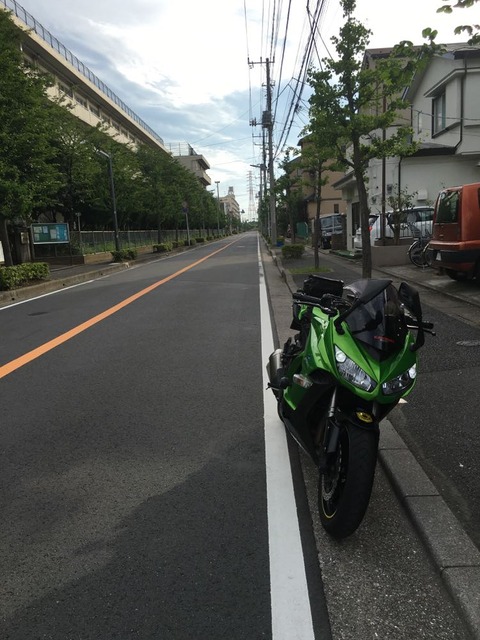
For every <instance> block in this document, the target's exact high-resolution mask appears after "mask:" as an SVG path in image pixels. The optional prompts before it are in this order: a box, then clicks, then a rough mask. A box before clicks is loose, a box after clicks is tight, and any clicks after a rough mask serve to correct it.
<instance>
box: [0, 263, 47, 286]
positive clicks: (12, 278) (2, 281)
mask: <svg viewBox="0 0 480 640" xmlns="http://www.w3.org/2000/svg"><path fill="white" fill-rule="evenodd" d="M49 275H50V267H49V266H48V264H46V263H45V262H26V263H25V264H18V265H15V266H14V267H1V268H0V290H2V291H9V290H10V289H15V288H16V287H21V286H25V285H27V284H29V283H31V282H36V281H37V280H46V279H47V278H48V277H49Z"/></svg>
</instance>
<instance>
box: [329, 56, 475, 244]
mask: <svg viewBox="0 0 480 640" xmlns="http://www.w3.org/2000/svg"><path fill="white" fill-rule="evenodd" d="M445 49H446V51H445V52H444V53H442V54H438V55H435V56H434V57H433V59H432V60H431V61H430V63H429V64H428V66H427V68H426V69H424V70H423V71H422V72H419V73H417V74H416V76H415V77H414V78H413V81H412V83H411V84H410V86H409V87H408V88H407V89H406V91H405V96H404V97H405V98H406V99H407V100H408V101H409V102H410V105H411V108H410V123H411V126H412V129H413V138H414V140H416V141H417V142H419V144H420V146H419V149H418V151H417V152H416V153H415V154H414V155H413V156H408V157H405V158H387V159H386V160H385V161H382V160H381V159H378V160H372V161H371V162H370V164H369V168H368V179H369V180H368V189H369V205H370V209H371V211H372V213H378V212H380V211H381V210H382V200H383V194H384V193H385V196H386V197H388V196H389V195H394V194H397V193H399V192H400V191H406V192H408V193H409V194H412V195H413V196H414V197H413V204H414V205H426V204H433V203H434V202H435V199H436V197H437V194H438V192H439V191H440V189H442V188H444V187H448V186H453V185H458V184H466V183H469V182H479V181H480V48H478V47H471V46H468V45H467V44H461V43H457V44H450V45H446V46H445ZM367 53H368V52H367ZM384 183H385V184H384ZM335 186H336V187H338V188H341V189H342V191H343V194H344V198H345V199H346V200H347V202H348V209H347V228H348V229H349V231H351V232H352V233H351V234H349V238H348V242H349V248H352V247H353V237H352V236H353V234H354V230H355V225H356V224H357V221H358V213H357V212H358V202H357V200H358V198H357V196H356V187H355V182H354V180H353V179H352V176H351V175H346V176H345V177H344V178H342V179H341V180H339V181H338V182H337V183H336V184H335Z"/></svg>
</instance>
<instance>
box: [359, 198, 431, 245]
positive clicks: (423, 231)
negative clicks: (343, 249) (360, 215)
mask: <svg viewBox="0 0 480 640" xmlns="http://www.w3.org/2000/svg"><path fill="white" fill-rule="evenodd" d="M433 213H434V208H433V207H423V206H419V207H412V208H411V209H405V211H402V212H401V214H400V216H399V223H400V237H401V238H409V237H412V236H425V235H431V233H432V220H433ZM385 222H386V224H385V237H386V238H393V237H394V227H395V220H394V217H393V211H387V213H386V221H385ZM368 223H369V229H370V244H371V245H374V244H375V241H376V240H378V239H380V238H381V237H382V227H381V224H382V216H381V214H371V215H370V216H369V218H368ZM353 248H354V249H360V250H361V248H362V230H361V228H360V227H358V229H357V231H356V233H355V236H354V238H353Z"/></svg>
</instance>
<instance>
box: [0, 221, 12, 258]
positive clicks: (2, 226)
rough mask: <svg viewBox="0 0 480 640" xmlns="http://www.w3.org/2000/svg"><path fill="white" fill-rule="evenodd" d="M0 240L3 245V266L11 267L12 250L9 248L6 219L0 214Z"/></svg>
mask: <svg viewBox="0 0 480 640" xmlns="http://www.w3.org/2000/svg"><path fill="white" fill-rule="evenodd" d="M0 242H1V243H2V247H3V255H4V256H5V266H6V267H13V258H12V252H11V250H10V240H9V238H8V230H7V219H6V218H5V217H4V216H2V215H0Z"/></svg>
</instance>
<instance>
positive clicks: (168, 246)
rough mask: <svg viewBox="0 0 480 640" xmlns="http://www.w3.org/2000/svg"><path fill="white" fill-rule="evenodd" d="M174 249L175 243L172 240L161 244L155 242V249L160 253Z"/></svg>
mask: <svg viewBox="0 0 480 640" xmlns="http://www.w3.org/2000/svg"><path fill="white" fill-rule="evenodd" d="M172 249H173V245H172V243H171V242H161V243H160V244H154V245H153V250H154V251H157V252H158V253H164V252H165V251H171V250H172Z"/></svg>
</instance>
